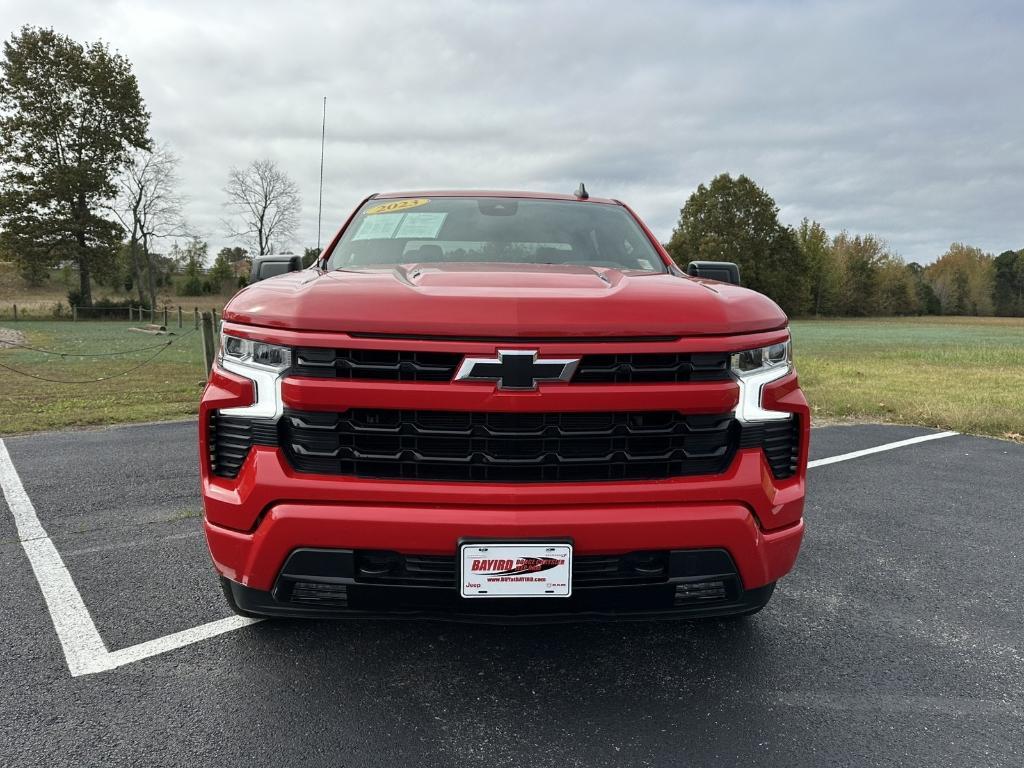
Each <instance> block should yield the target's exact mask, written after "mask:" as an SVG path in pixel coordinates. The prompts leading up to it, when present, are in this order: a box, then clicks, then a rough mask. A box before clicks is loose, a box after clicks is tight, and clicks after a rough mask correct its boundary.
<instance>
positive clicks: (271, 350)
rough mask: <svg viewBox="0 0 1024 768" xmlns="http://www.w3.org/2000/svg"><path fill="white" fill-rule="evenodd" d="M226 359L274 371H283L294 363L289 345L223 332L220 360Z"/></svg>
mask: <svg viewBox="0 0 1024 768" xmlns="http://www.w3.org/2000/svg"><path fill="white" fill-rule="evenodd" d="M226 360H227V361H231V362H233V363H239V364H241V365H252V366H258V367H260V368H266V369H269V370H272V371H283V370H285V369H286V368H289V367H290V366H291V364H292V351H291V350H290V349H288V347H279V346H277V345H276V344H267V343H266V342H263V341H252V340H251V339H243V338H240V337H238V336H229V335H227V334H226V333H221V335H220V361H221V362H222V363H223V362H224V361H226Z"/></svg>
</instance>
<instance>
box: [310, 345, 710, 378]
mask: <svg viewBox="0 0 1024 768" xmlns="http://www.w3.org/2000/svg"><path fill="white" fill-rule="evenodd" d="M547 356H548V357H551V355H547ZM544 357H545V355H541V358H540V359H541V360H543V358H544ZM556 357H558V356H557V355H556ZM561 357H564V355H562V356H561ZM294 358H295V364H294V365H293V366H292V369H291V371H290V373H291V374H292V375H295V376H312V377H318V378H331V379H364V380H377V381H451V380H452V379H453V378H454V377H455V371H456V370H457V368H458V366H459V364H460V363H461V362H462V358H463V356H462V355H461V354H458V353H452V352H408V351H397V350H390V349H325V348H319V347H300V348H298V349H296V350H295V351H294ZM728 378H729V356H728V355H727V354H719V353H694V354H677V353H671V352H670V353H648V352H644V353H635V354H611V355H582V356H581V358H580V364H579V366H578V368H577V369H576V373H575V375H574V376H573V379H572V381H573V382H574V383H578V384H643V383H656V382H676V383H678V382H687V381H724V380H726V379H728Z"/></svg>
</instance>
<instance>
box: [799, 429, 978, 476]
mask: <svg viewBox="0 0 1024 768" xmlns="http://www.w3.org/2000/svg"><path fill="white" fill-rule="evenodd" d="M958 434H960V433H959V432H934V433H932V434H928V435H919V436H918V437H911V438H909V439H907V440H897V441H896V442H895V443H886V444H885V445H876V446H875V447H874V448H865V449H864V450H862V451H851V452H850V453H842V454H840V455H838V456H829V457H828V458H827V459H815V460H814V461H809V462H807V468H808V469H812V468H814V467H824V466H825V465H826V464H835V463H837V462H840V461H849V460H850V459H859V458H860V457H861V456H870V455H871V454H872V453H881V452H882V451H891V450H892V449H893V448H903V447H904V446H906V445H915V444H916V443H925V442H928V441H929V440H938V439H940V438H943V437H953V435H958Z"/></svg>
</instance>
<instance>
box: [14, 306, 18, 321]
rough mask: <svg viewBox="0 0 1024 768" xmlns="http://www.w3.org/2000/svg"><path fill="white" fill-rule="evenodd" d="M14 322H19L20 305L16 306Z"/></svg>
mask: <svg viewBox="0 0 1024 768" xmlns="http://www.w3.org/2000/svg"><path fill="white" fill-rule="evenodd" d="M14 322H18V305H17V304H15V305H14Z"/></svg>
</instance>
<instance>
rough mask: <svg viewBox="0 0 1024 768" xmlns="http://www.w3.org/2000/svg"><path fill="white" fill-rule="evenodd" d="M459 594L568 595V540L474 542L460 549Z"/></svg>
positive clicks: (569, 585) (569, 549)
mask: <svg viewBox="0 0 1024 768" xmlns="http://www.w3.org/2000/svg"><path fill="white" fill-rule="evenodd" d="M460 560H461V564H462V565H461V571H460V577H461V579H462V581H461V585H462V586H461V587H460V589H461V594H462V596H463V597H569V595H571V594H572V544H545V543H540V544H538V543H529V544H512V543H508V542H501V543H497V544H490V543H480V542H474V543H472V544H463V545H462V548H461V550H460Z"/></svg>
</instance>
